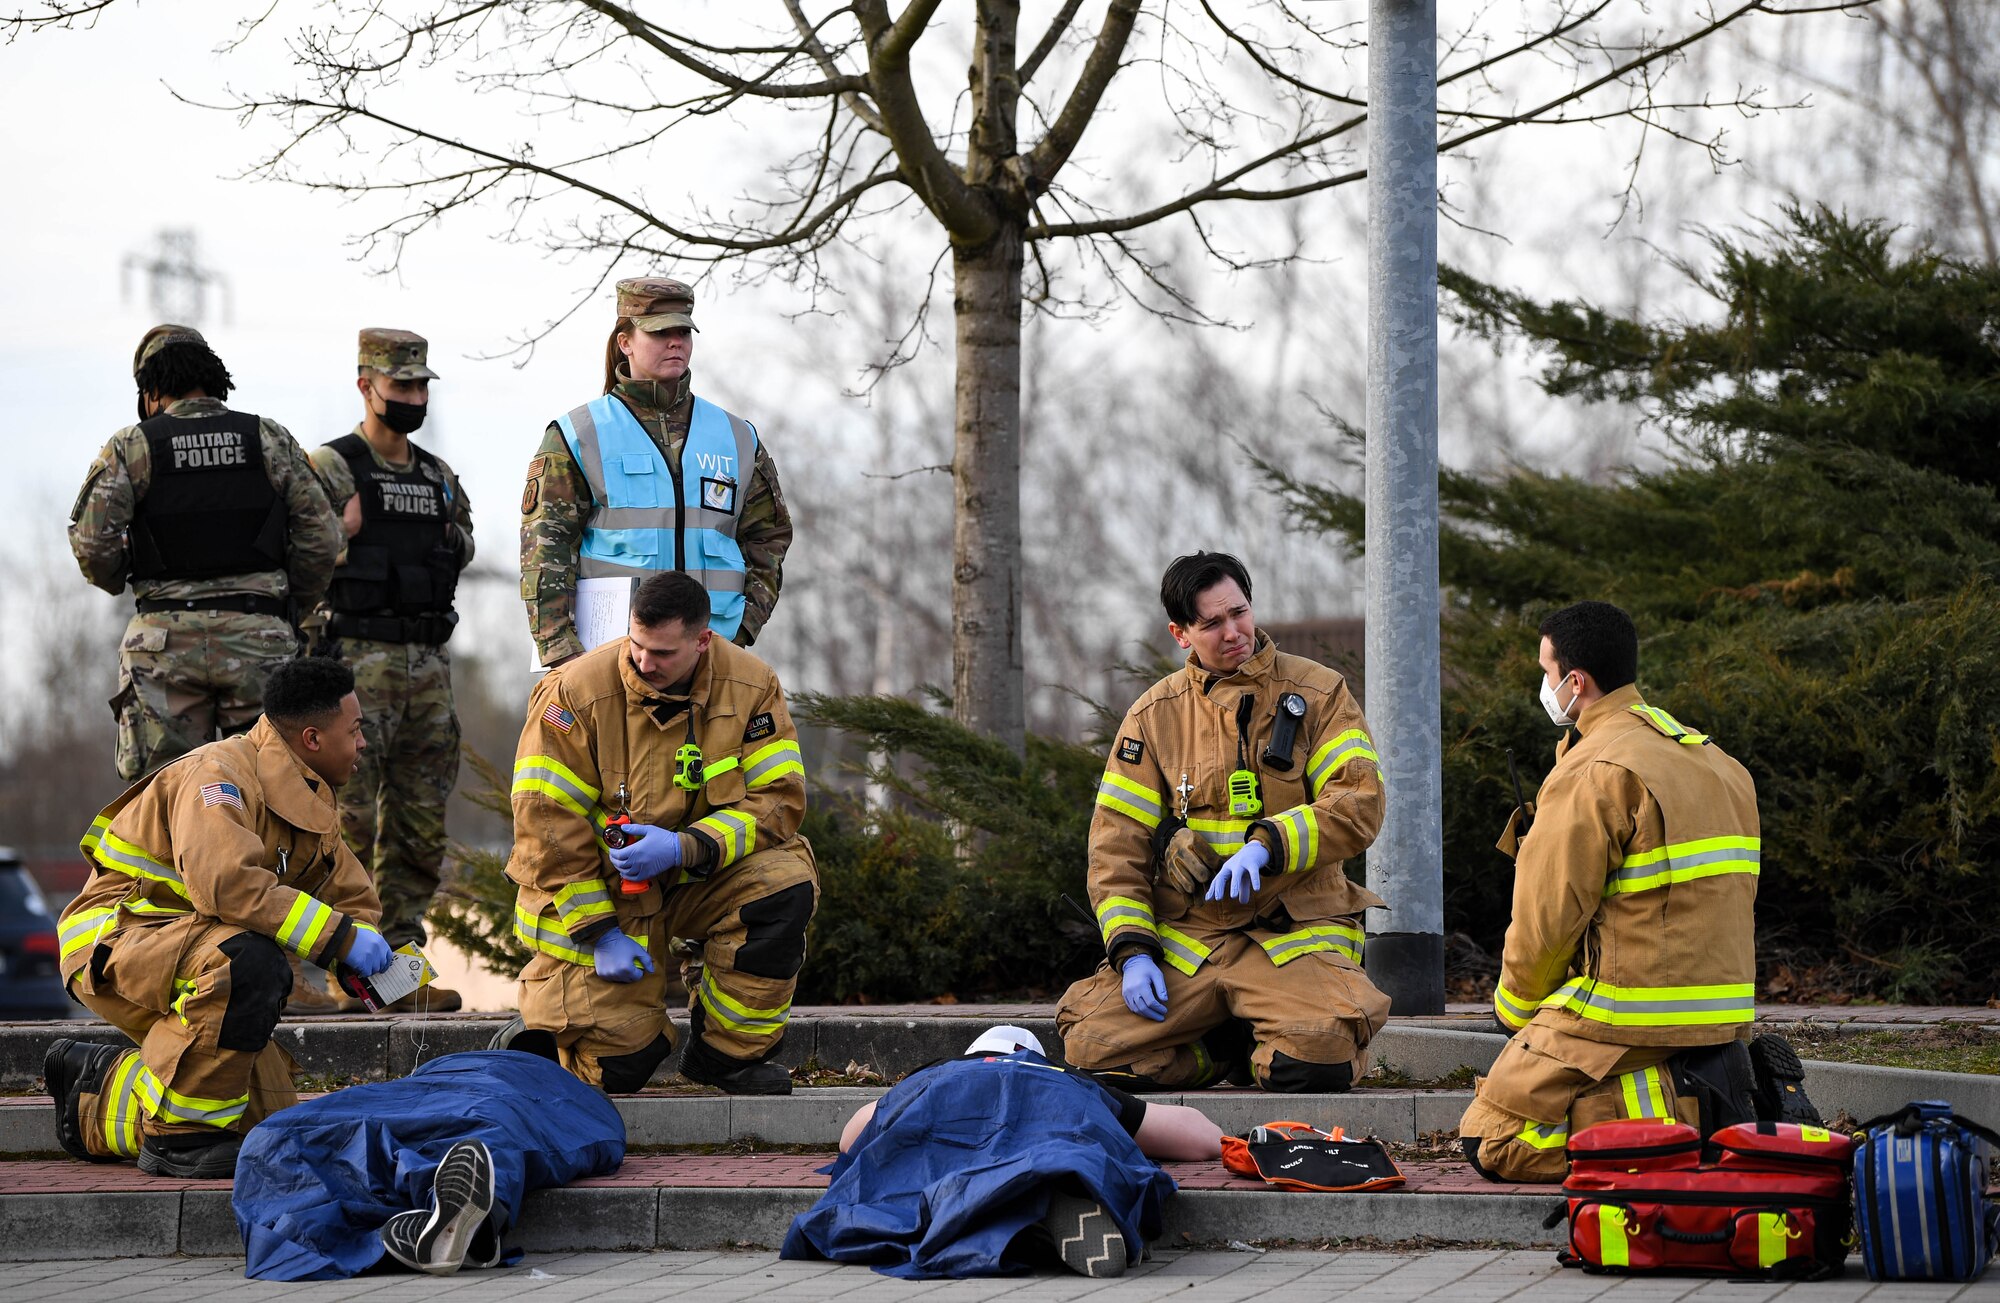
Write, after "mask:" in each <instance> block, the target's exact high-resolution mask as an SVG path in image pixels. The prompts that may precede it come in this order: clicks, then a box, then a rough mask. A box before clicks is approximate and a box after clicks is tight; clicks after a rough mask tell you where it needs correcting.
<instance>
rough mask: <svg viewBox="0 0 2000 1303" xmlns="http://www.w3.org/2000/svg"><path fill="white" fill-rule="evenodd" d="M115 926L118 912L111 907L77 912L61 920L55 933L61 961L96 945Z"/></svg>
mask: <svg viewBox="0 0 2000 1303" xmlns="http://www.w3.org/2000/svg"><path fill="white" fill-rule="evenodd" d="M117 926H118V911H117V909H115V908H113V907H110V906H106V907H104V908H102V909H80V910H78V911H77V912H76V913H74V914H72V915H70V916H69V917H68V918H67V919H65V920H63V923H62V926H61V928H60V930H59V931H58V933H57V936H58V938H59V939H60V944H61V946H62V956H61V957H62V959H65V960H66V959H68V958H69V957H70V956H71V955H73V954H75V953H76V952H77V951H79V950H82V949H83V948H84V947H86V946H94V945H96V944H97V943H98V942H99V941H102V940H103V939H104V937H105V934H107V933H108V932H110V931H111V930H112V929H113V928H115V927H117Z"/></svg>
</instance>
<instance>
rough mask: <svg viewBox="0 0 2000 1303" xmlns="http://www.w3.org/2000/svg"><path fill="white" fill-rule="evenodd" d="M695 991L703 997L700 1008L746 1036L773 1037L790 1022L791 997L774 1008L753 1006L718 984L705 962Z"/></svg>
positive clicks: (732, 1029)
mask: <svg viewBox="0 0 2000 1303" xmlns="http://www.w3.org/2000/svg"><path fill="white" fill-rule="evenodd" d="M695 994H697V995H698V996H700V997H701V1007H702V1008H703V1009H705V1010H707V1011H708V1015H709V1017H711V1018H713V1019H715V1020H716V1021H717V1022H719V1023H721V1024H722V1025H723V1026H725V1027H727V1028H729V1029H730V1030H731V1031H735V1032H740V1033H742V1034H743V1035H745V1036H772V1035H775V1034H777V1033H778V1032H781V1031H783V1030H784V1029H785V1024H786V1023H787V1022H790V1021H791V1017H792V1002H791V1001H790V1000H787V1001H785V1002H784V1003H783V1004H781V1005H779V1006H778V1007H777V1008H775V1009H752V1008H751V1007H750V1006H749V1005H747V1004H744V1003H743V1002H742V1001H740V1000H737V999H736V998H735V997H733V996H731V995H730V994H729V992H727V991H725V990H723V989H722V988H721V987H719V986H717V985H716V984H715V981H714V979H713V978H712V977H711V976H710V974H709V970H708V968H707V966H706V965H704V966H703V967H702V970H701V980H700V981H698V982H696V983H695Z"/></svg>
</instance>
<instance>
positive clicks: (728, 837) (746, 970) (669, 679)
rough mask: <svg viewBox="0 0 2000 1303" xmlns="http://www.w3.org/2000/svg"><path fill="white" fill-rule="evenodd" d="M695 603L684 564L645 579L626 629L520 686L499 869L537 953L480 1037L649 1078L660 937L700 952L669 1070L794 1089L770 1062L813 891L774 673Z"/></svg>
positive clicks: (630, 1077) (801, 797)
mask: <svg viewBox="0 0 2000 1303" xmlns="http://www.w3.org/2000/svg"><path fill="white" fill-rule="evenodd" d="M709 613H710V605H709V596H708V593H707V591H706V590H704V589H703V588H702V586H701V585H700V584H699V583H697V582H695V580H694V579H693V578H692V577H690V576H688V575H686V574H682V573H680V572H677V571H670V572H667V573H664V574H657V575H654V576H652V577H651V578H649V579H646V580H644V581H642V582H641V583H640V584H639V585H638V587H637V589H636V590H635V591H634V593H633V596H632V616H631V622H630V632H629V634H628V636H626V637H624V638H617V639H614V640H612V641H611V642H609V643H606V644H604V645H603V646H601V647H598V648H596V649H594V650H592V651H589V652H586V653H585V654H584V655H582V656H580V657H578V658H577V659H576V660H574V661H572V662H569V663H567V664H565V665H563V666H562V667H561V668H560V669H558V670H556V671H554V672H552V673H551V674H549V675H548V676H547V677H546V678H544V679H543V680H542V682H541V684H540V685H539V686H538V687H537V688H536V689H535V693H534V696H533V698H532V700H531V701H530V703H529V707H528V720H527V725H526V727H525V728H524V729H523V730H522V732H521V745H520V751H519V754H518V756H517V758H516V760H515V764H514V851H513V855H512V857H511V858H510V859H509V861H508V864H507V873H508V876H510V877H511V878H513V879H514V881H515V882H516V883H518V884H520V895H519V898H518V901H517V903H516V906H515V924H514V927H515V934H516V935H517V936H519V937H520V938H521V939H522V940H523V941H524V942H526V943H527V944H528V945H529V946H531V947H533V948H534V950H535V951H536V954H535V956H534V958H533V959H531V960H529V962H528V966H527V967H526V968H525V969H524V970H522V973H521V998H520V1004H521V1016H520V1018H519V1019H518V1020H517V1023H516V1025H514V1026H512V1027H509V1028H507V1029H505V1030H503V1031H502V1032H501V1034H500V1036H499V1037H498V1038H496V1042H495V1046H496V1048H512V1049H517V1050H528V1051H530V1052H536V1053H541V1054H544V1055H545V1056H546V1057H549V1058H558V1057H559V1058H560V1061H561V1062H562V1064H563V1066H564V1067H566V1068H568V1069H569V1070H570V1071H572V1072H574V1073H575V1074H576V1075H577V1076H578V1077H580V1078H582V1079H583V1080H584V1081H587V1082H590V1083H591V1084H593V1085H598V1086H602V1087H603V1088H604V1090H606V1091H607V1092H609V1093H612V1094H620V1093H629V1092H631V1091H636V1090H638V1089H639V1088H641V1087H642V1086H644V1085H645V1084H646V1081H647V1079H648V1078H650V1077H651V1076H652V1074H653V1072H654V1070H655V1069H656V1068H658V1067H659V1066H660V1064H661V1063H663V1062H664V1061H665V1060H666V1057H667V1055H668V1054H669V1053H670V1052H671V1050H672V1048H673V1043H672V1041H671V1040H670V1039H669V1037H670V1033H671V1026H670V1024H669V1022H668V1018H667V1010H666V1005H665V988H666V980H667V978H666V971H665V965H666V962H667V958H668V954H669V942H670V939H671V938H674V937H687V938H691V939H694V940H698V941H699V942H701V946H702V949H701V962H700V966H699V973H698V975H692V976H690V978H689V981H688V986H689V989H690V991H691V993H692V998H691V1000H690V1002H689V1015H690V1018H691V1020H692V1025H693V1030H692V1033H691V1035H690V1037H689V1041H688V1047H687V1053H686V1054H685V1055H684V1056H683V1057H682V1060H681V1074H682V1075H683V1076H685V1077H687V1078H688V1079H689V1080H691V1081H695V1082H699V1083H702V1084H704V1085H711V1086H718V1087H720V1088H721V1089H723V1090H725V1091H728V1092H730V1093H731V1094H756V1095H783V1094H789V1093H791V1074H790V1073H788V1072H787V1071H786V1070H785V1069H784V1068H783V1067H781V1066H779V1065H778V1064H775V1063H772V1062H770V1061H769V1060H770V1059H771V1057H772V1056H773V1055H774V1054H776V1053H777V1050H778V1045H779V1042H780V1041H781V1040H782V1039H783V1038H784V1034H785V1025H786V1023H787V1022H788V1021H789V1020H790V1018H791V1007H792V990H793V987H794V986H795V985H796V981H797V977H798V972H799V968H800V966H801V965H802V964H803V963H804V962H805V948H806V925H807V924H808V923H809V922H811V920H812V915H813V909H814V907H815V905H816V904H817V900H818V891H819V883H818V877H817V874H816V873H815V870H814V867H813V858H812V847H811V845H810V844H808V843H807V841H806V840H805V838H803V837H801V836H799V835H798V830H799V821H800V820H801V819H802V818H803V817H804V815H805V805H806V786H805V768H804V765H803V763H802V761H801V757H800V755H799V743H798V734H797V732H796V731H795V730H794V729H793V727H792V721H791V716H790V714H789V713H788V712H787V711H786V709H785V695H784V691H783V689H782V688H781V687H780V686H779V684H778V676H777V675H775V674H773V673H772V672H771V669H770V667H769V666H767V665H765V664H764V662H763V661H761V660H759V659H757V657H756V656H755V655H753V654H752V653H750V652H747V651H744V650H743V649H741V648H739V647H737V646H735V645H733V644H731V643H730V642H728V641H727V640H725V639H722V638H718V637H716V636H715V635H714V631H713V630H712V629H711V628H710V627H709ZM628 819H629V822H627V820H628Z"/></svg>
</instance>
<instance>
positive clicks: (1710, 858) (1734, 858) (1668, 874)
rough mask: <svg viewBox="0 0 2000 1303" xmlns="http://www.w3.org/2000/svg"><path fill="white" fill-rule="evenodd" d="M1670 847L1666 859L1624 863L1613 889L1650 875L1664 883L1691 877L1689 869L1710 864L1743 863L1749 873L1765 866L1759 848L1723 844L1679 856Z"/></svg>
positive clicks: (1745, 870) (1613, 882) (1615, 874)
mask: <svg viewBox="0 0 2000 1303" xmlns="http://www.w3.org/2000/svg"><path fill="white" fill-rule="evenodd" d="M1667 849H1668V852H1669V854H1668V856H1667V858H1666V860H1665V861H1664V862H1662V861H1660V860H1648V861H1646V862H1644V863H1639V864H1624V865H1620V866H1619V868H1618V870H1617V871H1616V872H1615V873H1613V874H1612V875H1611V883H1612V886H1613V889H1614V890H1615V889H1616V888H1617V887H1618V886H1621V885H1623V884H1626V883H1632V882H1644V881H1646V880H1647V879H1650V878H1658V879H1660V880H1661V883H1662V884H1664V883H1666V882H1669V881H1676V880H1680V879H1682V878H1684V877H1686V876H1688V871H1689V870H1691V869H1698V868H1701V867H1703V866H1704V865H1709V864H1728V863H1738V862H1740V863H1741V864H1742V865H1743V866H1744V867H1743V868H1742V869H1739V870H1738V872H1742V873H1749V872H1755V871H1757V870H1758V869H1761V868H1762V867H1763V863H1764V853H1763V852H1762V851H1761V850H1758V849H1756V848H1755V847H1741V846H1719V847H1716V848H1715V849H1713V850H1706V851H1697V852H1695V853H1694V854H1692V855H1675V854H1672V849H1673V848H1672V847H1668V848H1667ZM1693 876H1697V877H1700V876H1705V875H1701V874H1696V875H1693Z"/></svg>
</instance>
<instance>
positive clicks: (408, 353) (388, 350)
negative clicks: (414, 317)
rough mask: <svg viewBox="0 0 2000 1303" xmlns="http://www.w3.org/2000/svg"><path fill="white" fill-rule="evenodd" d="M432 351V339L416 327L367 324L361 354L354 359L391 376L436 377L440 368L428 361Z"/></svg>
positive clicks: (424, 378)
mask: <svg viewBox="0 0 2000 1303" xmlns="http://www.w3.org/2000/svg"><path fill="white" fill-rule="evenodd" d="M430 352H431V344H430V341H429V340H427V339H425V338H424V337H423V336H422V335H419V334H417V333H416V332H414V331H409V330H390V329H388V328H387V327H384V326H364V327H362V329H361V354H360V356H359V357H358V358H356V359H355V360H356V362H357V363H359V364H360V365H361V366H365V367H370V368H373V369H374V370H376V371H380V372H381V373H382V374H383V375H386V376H388V377H389V378H390V379H391V380H435V379H437V372H435V371H433V370H431V369H430V367H428V366H426V365H425V362H426V361H427V360H428V359H429V357H430Z"/></svg>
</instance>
